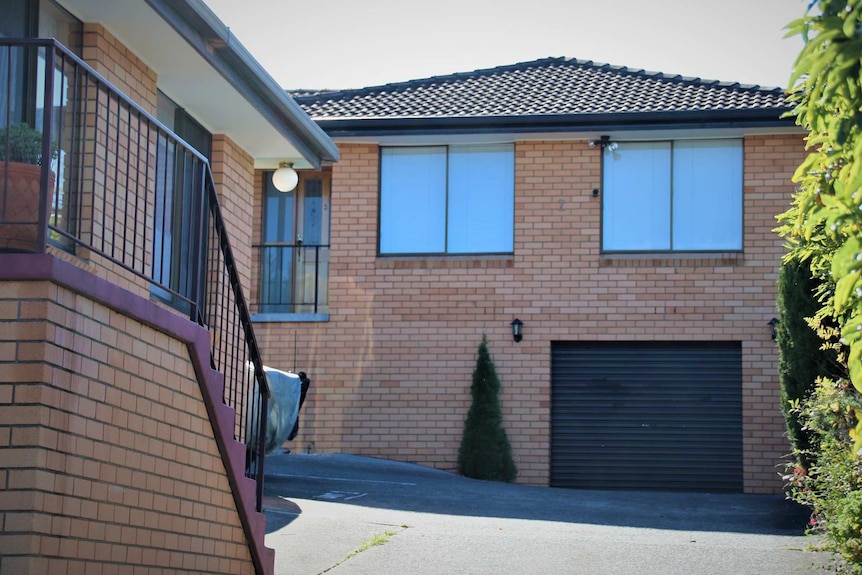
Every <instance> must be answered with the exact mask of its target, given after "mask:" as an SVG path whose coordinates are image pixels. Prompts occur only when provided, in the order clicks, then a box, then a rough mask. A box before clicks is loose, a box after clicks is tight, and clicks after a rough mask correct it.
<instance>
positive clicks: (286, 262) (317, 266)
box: [252, 242, 329, 314]
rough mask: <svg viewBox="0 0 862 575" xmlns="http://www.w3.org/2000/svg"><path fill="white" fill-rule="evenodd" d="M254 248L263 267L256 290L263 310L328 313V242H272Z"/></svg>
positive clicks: (292, 312)
mask: <svg viewBox="0 0 862 575" xmlns="http://www.w3.org/2000/svg"><path fill="white" fill-rule="evenodd" d="M252 248H253V249H254V251H255V254H256V257H257V262H258V266H259V269H260V273H259V274H258V277H259V278H260V284H259V286H258V291H257V298H258V299H257V304H258V305H257V307H258V311H259V312H260V313H264V314H268V313H272V314H305V313H311V314H318V313H327V311H328V310H329V302H328V286H329V246H328V245H312V244H305V243H295V244H294V243H285V242H270V243H265V244H257V245H253V246H252Z"/></svg>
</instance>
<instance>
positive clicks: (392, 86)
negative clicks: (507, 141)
mask: <svg viewBox="0 0 862 575" xmlns="http://www.w3.org/2000/svg"><path fill="white" fill-rule="evenodd" d="M565 61H566V58H565V57H564V56H558V57H554V56H550V57H547V58H539V59H537V60H528V61H524V62H517V63H515V64H504V65H502V66H494V67H491V68H477V69H475V70H469V71H463V72H453V73H451V74H439V75H436V76H428V77H425V78H416V79H414V80H403V81H400V82H388V83H386V84H377V85H375V86H364V87H361V88H345V89H343V90H308V89H306V90H289V91H288V92H290V93H291V95H292V96H293V97H294V98H295V99H297V100H302V99H304V98H310V99H315V100H316V99H320V98H321V97H325V96H326V97H331V96H347V95H349V96H361V95H363V94H373V93H375V92H387V91H395V90H401V89H403V88H409V87H411V86H420V85H424V84H434V83H440V82H444V81H448V80H463V79H464V78H469V77H471V76H487V75H491V74H498V73H500V72H510V71H512V70H517V69H519V68H526V67H532V66H537V65H544V64H550V63H553V62H559V63H563V62H565Z"/></svg>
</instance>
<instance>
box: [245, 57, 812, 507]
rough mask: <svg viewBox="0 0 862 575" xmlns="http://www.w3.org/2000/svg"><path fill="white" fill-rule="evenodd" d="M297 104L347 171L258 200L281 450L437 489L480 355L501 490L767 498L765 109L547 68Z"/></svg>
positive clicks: (781, 184) (782, 168)
mask: <svg viewBox="0 0 862 575" xmlns="http://www.w3.org/2000/svg"><path fill="white" fill-rule="evenodd" d="M294 96H295V98H296V101H297V102H298V103H299V104H300V105H301V106H302V107H303V108H304V109H305V110H306V111H307V112H308V113H309V115H310V116H311V117H312V118H313V119H314V120H315V121H316V122H317V124H318V125H319V126H320V127H322V128H323V129H324V130H325V131H326V133H327V134H328V135H329V136H331V137H332V138H333V140H334V141H335V142H336V143H337V144H338V148H339V151H340V155H341V159H340V161H339V162H338V163H337V164H336V165H334V166H332V167H328V168H325V169H324V170H322V171H317V172H314V171H309V172H301V174H302V175H301V179H300V185H299V187H298V188H297V190H296V191H295V192H293V193H290V194H280V193H279V192H277V191H276V190H275V189H274V188H273V186H272V185H271V183H270V182H269V175H268V173H267V172H265V171H262V172H259V173H258V174H257V180H256V184H255V185H256V190H257V199H256V204H255V213H256V214H260V215H259V217H257V218H256V219H255V222H256V223H255V225H256V226H258V227H257V228H256V229H255V231H254V234H253V236H254V238H255V242H256V243H255V245H254V251H255V257H254V265H255V266H256V267H255V269H254V272H253V279H254V281H255V285H254V289H253V294H252V299H253V302H252V311H253V315H252V318H253V320H254V321H255V329H256V333H257V334H258V338H259V341H260V342H261V347H262V349H263V354H264V357H265V358H266V359H267V360H268V361H275V360H276V359H277V360H279V361H282V362H286V363H287V365H288V366H294V365H295V366H298V369H303V370H305V371H308V373H309V374H310V375H311V377H312V379H313V380H314V381H315V386H314V387H313V389H312V392H311V394H310V396H309V401H308V403H307V404H306V407H305V412H304V415H303V419H302V429H301V432H300V436H299V437H298V439H297V441H296V443H295V444H294V445H293V446H292V449H299V450H305V451H309V452H332V451H347V452H350V453H355V454H363V455H369V456H374V457H384V458H391V459H398V460H404V461H411V462H417V463H422V464H426V465H431V466H435V467H438V468H442V469H454V467H455V462H456V458H457V451H458V446H459V443H460V437H461V432H462V428H463V421H464V417H465V415H466V412H467V409H468V406H469V388H470V379H471V372H472V369H473V366H474V358H475V354H476V348H477V346H478V344H479V342H480V340H481V337H482V335H483V334H487V337H488V340H489V349H490V352H491V355H492V357H493V359H494V360H495V363H496V366H497V370H498V374H499V376H500V379H501V382H502V390H501V405H502V408H503V413H504V426H505V428H506V430H507V433H508V435H509V438H510V441H511V443H512V446H513V451H514V456H515V459H516V462H517V465H518V469H519V476H518V481H519V482H522V483H528V484H537V485H551V486H560V487H600V488H606V487H612V488H648V489H650V488H653V489H706V490H724V491H737V492H746V493H776V492H779V491H780V490H781V487H782V484H781V480H780V478H779V475H778V474H779V471H780V468H779V466H780V465H781V463H782V461H783V459H782V458H783V456H784V455H785V454H786V453H787V452H788V445H787V442H786V439H785V437H784V423H783V419H782V415H781V413H780V410H779V387H778V379H777V372H776V362H777V350H776V346H775V343H774V341H773V340H772V338H771V334H770V326H769V321H770V319H771V318H773V317H774V316H775V315H776V310H775V304H774V301H775V296H776V292H775V281H776V278H777V271H778V266H779V262H780V258H781V255H782V252H783V250H782V246H781V244H782V242H781V240H780V239H779V238H778V237H776V235H775V234H774V233H772V231H771V230H772V228H773V227H775V215H776V214H778V213H780V212H782V211H783V210H784V209H785V208H786V206H787V205H788V203H789V197H790V194H791V193H792V191H793V185H792V184H791V182H790V177H791V175H792V173H793V171H794V169H795V167H796V166H797V165H798V164H799V163H800V161H801V160H802V158H803V155H804V146H803V134H802V133H801V132H800V130H799V129H798V128H797V127H795V126H794V124H793V121H792V119H787V118H782V115H783V114H784V113H785V112H787V111H788V110H789V109H790V105H789V103H788V102H787V100H785V98H784V95H783V93H782V91H781V90H780V89H763V88H760V87H758V86H745V85H739V84H732V83H721V82H715V81H704V80H701V79H698V78H685V77H680V76H669V75H664V74H660V73H652V72H645V71H642V70H631V69H627V68H624V67H615V66H610V65H600V64H595V63H593V62H585V61H579V60H572V59H561V58H550V59H543V60H538V61H534V62H526V63H520V64H515V65H512V66H503V67H498V68H493V69H487V70H478V71H475V72H469V73H461V74H454V75H451V76H442V77H434V78H429V79H422V80H415V81H409V82H404V83H399V84H390V85H385V86H378V87H371V88H365V89H358V90H347V91H335V92H333V91H328V92H308V91H306V92H302V93H295V94H294ZM515 319H518V320H520V321H521V322H522V324H523V328H522V329H523V337H522V340H521V341H520V342H516V341H515V340H514V338H513V333H512V329H513V328H512V323H513V322H514V320H515Z"/></svg>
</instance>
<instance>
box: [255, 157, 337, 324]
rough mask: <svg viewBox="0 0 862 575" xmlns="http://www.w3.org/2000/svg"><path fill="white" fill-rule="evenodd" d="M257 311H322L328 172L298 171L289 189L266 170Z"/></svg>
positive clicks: (326, 277)
mask: <svg viewBox="0 0 862 575" xmlns="http://www.w3.org/2000/svg"><path fill="white" fill-rule="evenodd" d="M265 180H266V199H265V205H264V231H263V234H264V237H263V245H261V246H260V249H261V258H262V266H261V267H262V276H261V290H260V294H261V311H262V312H263V313H326V312H327V309H328V307H327V306H328V283H329V201H330V194H329V182H330V178H329V173H328V172H311V173H303V172H300V175H299V183H298V184H297V186H296V189H295V190H293V191H291V192H287V193H284V192H279V191H278V190H276V189H275V186H273V185H272V181H271V178H270V176H269V175H267V176H266V178H265Z"/></svg>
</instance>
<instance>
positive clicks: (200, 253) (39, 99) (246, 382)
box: [0, 38, 269, 510]
mask: <svg viewBox="0 0 862 575" xmlns="http://www.w3.org/2000/svg"><path fill="white" fill-rule="evenodd" d="M34 96H35V97H34ZM13 127H14V128H15V129H23V127H29V128H28V129H29V130H30V132H29V136H32V132H33V130H35V132H36V133H37V138H38V146H37V148H38V149H37V150H36V155H38V160H39V161H38V162H36V164H37V165H38V174H39V175H38V181H37V182H36V183H35V184H33V183H32V182H31V183H25V184H20V185H19V184H17V183H15V182H13V177H12V176H11V175H10V174H11V173H12V169H11V168H12V166H11V164H12V163H13V162H15V160H16V156H15V154H13V153H12V152H13V149H14V147H15V146H17V145H18V144H20V141H19V140H15V139H13V130H12V128H13ZM14 137H16V138H17V137H18V136H14ZM19 156H20V154H19ZM31 157H32V154H31ZM43 159H45V161H42V160H43ZM15 163H19V162H15ZM0 169H2V170H3V174H2V175H0V230H2V233H0V250H3V251H30V252H44V251H45V249H46V246H47V244H48V243H49V242H50V243H51V244H52V245H56V246H59V247H61V248H63V249H65V250H68V251H70V252H74V253H77V254H78V255H80V256H84V257H86V256H87V255H88V253H89V254H98V255H100V256H102V257H103V258H105V260H106V261H107V262H110V264H113V265H115V266H118V267H119V268H121V269H123V270H126V271H128V272H131V273H133V274H135V275H136V276H138V277H140V278H144V279H145V280H146V281H147V282H149V284H150V286H151V294H152V295H153V296H154V297H157V298H159V299H161V300H162V301H164V302H165V303H167V304H169V305H171V306H173V307H175V308H177V309H179V310H182V311H183V312H185V313H187V314H188V316H189V318H190V319H192V320H193V321H195V322H198V323H199V324H200V325H203V326H205V327H207V328H208V329H209V330H210V332H211V334H212V337H211V340H212V349H211V362H212V367H214V368H215V369H217V370H218V371H220V372H221V373H222V374H223V375H224V376H225V388H224V398H223V399H224V402H225V403H226V404H227V405H229V406H231V407H233V408H234V409H235V411H236V422H235V426H234V437H235V439H236V440H237V441H240V442H242V443H245V444H246V446H247V454H246V456H247V461H246V475H247V476H248V477H250V478H252V479H254V480H255V481H257V509H258V510H260V508H261V500H262V494H263V472H264V469H263V463H264V456H263V455H264V452H263V445H264V440H265V437H264V435H265V434H264V431H265V429H266V417H265V414H266V413H267V401H268V398H269V387H268V385H267V382H266V378H265V376H264V371H263V363H262V360H261V356H260V351H259V349H258V346H257V343H256V340H255V336H254V331H253V329H252V325H251V321H250V317H249V312H248V307H247V304H246V300H245V297H244V295H243V291H242V287H241V286H240V280H239V273H238V271H237V267H236V262H235V260H234V257H233V253H232V251H231V247H230V242H229V241H228V237H227V234H226V231H225V224H224V218H223V216H222V213H221V209H220V207H219V203H218V198H217V194H216V189H215V185H214V183H213V177H212V173H211V171H210V166H209V163H208V162H207V160H206V158H205V157H204V156H202V155H201V154H200V153H199V152H198V151H196V150H195V149H193V148H192V147H191V146H189V145H188V144H187V143H186V142H184V141H183V140H182V139H180V138H179V137H178V136H177V135H176V134H174V133H173V132H172V131H171V130H170V129H168V128H167V127H166V126H164V125H163V124H162V123H160V122H159V121H158V120H157V119H156V118H155V117H153V116H152V115H151V114H150V113H148V112H147V111H145V110H144V109H143V108H141V107H140V106H139V105H137V104H136V103H135V102H133V101H132V100H130V99H129V98H128V97H126V96H125V95H124V94H122V93H121V92H120V91H119V90H118V89H117V88H115V87H114V86H113V85H112V84H111V83H110V82H108V81H107V80H106V79H105V78H103V77H102V76H101V75H100V74H99V73H97V72H96V71H95V70H93V69H92V68H91V67H90V66H88V65H87V64H86V63H85V62H83V61H82V60H81V59H80V58H78V57H77V56H76V55H74V54H72V53H71V52H69V51H68V50H67V49H66V48H65V47H63V46H62V45H60V44H59V43H57V42H56V41H54V40H35V39H26V40H25V39H4V38H0ZM16 177H17V176H16ZM34 186H35V187H34ZM18 188H20V189H21V190H22V193H29V194H30V196H29V200H27V201H24V203H25V204H27V203H29V204H33V203H35V204H36V205H38V206H39V208H38V210H31V211H30V212H28V214H24V215H21V214H20V213H18V212H19V211H20V210H18V208H16V207H15V205H17V204H15V205H13V200H12V198H11V196H12V195H13V193H14V194H17V193H18ZM15 201H17V200H15ZM6 235H11V236H12V237H9V238H7V237H5V236H6ZM110 264H109V265H110ZM118 271H119V270H118Z"/></svg>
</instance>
